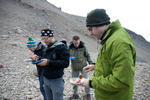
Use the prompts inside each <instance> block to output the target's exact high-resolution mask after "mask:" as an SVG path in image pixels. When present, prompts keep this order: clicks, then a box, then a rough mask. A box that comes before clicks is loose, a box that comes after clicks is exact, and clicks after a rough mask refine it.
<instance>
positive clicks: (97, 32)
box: [87, 26, 105, 39]
mask: <svg viewBox="0 0 150 100" xmlns="http://www.w3.org/2000/svg"><path fill="white" fill-rule="evenodd" d="M87 28H88V30H89V32H90V35H91V36H94V37H96V38H97V39H100V38H101V37H102V35H103V34H104V31H105V28H104V26H99V27H87Z"/></svg>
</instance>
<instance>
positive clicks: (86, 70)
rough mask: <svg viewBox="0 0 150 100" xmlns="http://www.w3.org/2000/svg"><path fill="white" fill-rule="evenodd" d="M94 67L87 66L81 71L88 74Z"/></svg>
mask: <svg viewBox="0 0 150 100" xmlns="http://www.w3.org/2000/svg"><path fill="white" fill-rule="evenodd" d="M94 67H95V65H93V64H92V65H87V66H85V67H84V68H83V71H84V72H89V71H92V70H93V69H94Z"/></svg>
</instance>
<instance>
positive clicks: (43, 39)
mask: <svg viewBox="0 0 150 100" xmlns="http://www.w3.org/2000/svg"><path fill="white" fill-rule="evenodd" d="M48 38H49V37H47V38H42V39H41V40H42V41H46V40H48Z"/></svg>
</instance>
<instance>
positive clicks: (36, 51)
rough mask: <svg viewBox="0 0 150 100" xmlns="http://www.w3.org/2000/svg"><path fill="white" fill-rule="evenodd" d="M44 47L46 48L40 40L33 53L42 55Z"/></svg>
mask: <svg viewBox="0 0 150 100" xmlns="http://www.w3.org/2000/svg"><path fill="white" fill-rule="evenodd" d="M45 49H46V47H45V46H44V45H43V44H42V43H41V42H39V43H38V45H37V48H36V49H35V51H34V54H36V55H37V56H40V57H42V56H43V53H44V50H45Z"/></svg>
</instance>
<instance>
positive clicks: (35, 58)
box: [29, 55, 39, 61]
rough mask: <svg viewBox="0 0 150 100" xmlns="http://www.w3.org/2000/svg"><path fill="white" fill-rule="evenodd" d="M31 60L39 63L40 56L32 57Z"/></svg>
mask: <svg viewBox="0 0 150 100" xmlns="http://www.w3.org/2000/svg"><path fill="white" fill-rule="evenodd" d="M29 58H30V59H32V60H33V61H37V60H38V59H39V56H37V55H33V56H30V57H29Z"/></svg>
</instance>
